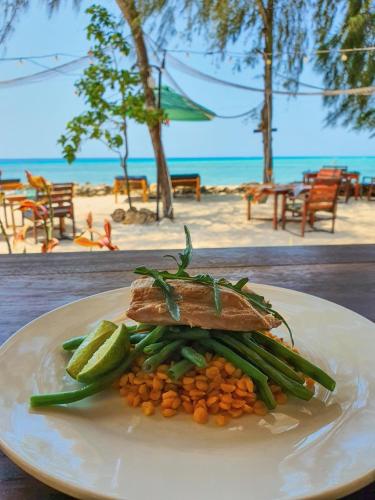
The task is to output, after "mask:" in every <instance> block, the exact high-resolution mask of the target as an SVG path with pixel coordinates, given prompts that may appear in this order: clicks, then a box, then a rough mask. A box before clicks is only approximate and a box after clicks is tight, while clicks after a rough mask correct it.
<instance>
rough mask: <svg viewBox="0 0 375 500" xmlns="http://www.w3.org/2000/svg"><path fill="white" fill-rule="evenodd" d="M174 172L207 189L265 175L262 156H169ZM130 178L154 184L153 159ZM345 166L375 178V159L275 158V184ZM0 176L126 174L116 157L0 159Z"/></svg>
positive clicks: (132, 163) (109, 177)
mask: <svg viewBox="0 0 375 500" xmlns="http://www.w3.org/2000/svg"><path fill="white" fill-rule="evenodd" d="M167 161H168V166H169V169H170V172H171V174H193V173H198V174H200V176H201V181H202V184H203V185H213V186H215V185H216V186H219V185H233V184H241V183H243V182H252V181H254V182H260V181H261V180H262V173H263V158H262V157H260V156H249V157H244V156H226V157H222V156H221V157H170V158H167ZM128 165H129V174H130V175H146V176H147V178H148V181H149V182H150V183H153V182H155V181H156V173H155V170H156V169H155V160H154V158H151V157H145V158H131V159H130V160H129V163H128ZM325 165H329V166H332V167H334V166H347V167H348V170H350V171H358V172H360V174H361V176H362V177H364V176H372V177H374V176H375V156H275V157H274V180H275V182H278V183H280V182H291V181H301V180H302V173H303V172H304V171H308V170H312V171H313V170H317V169H319V168H321V167H322V166H325ZM0 170H1V171H2V178H4V179H7V178H17V179H21V181H22V180H24V179H25V173H24V171H25V170H30V171H31V172H32V173H33V174H34V175H43V176H44V177H46V178H47V179H48V180H50V181H52V182H75V183H79V184H84V183H86V182H89V183H91V184H112V183H113V179H114V177H115V176H116V175H121V174H122V170H121V168H120V165H119V160H118V159H117V158H110V157H103V158H78V159H77V160H76V161H75V162H74V163H73V164H71V165H69V164H68V163H67V162H66V161H65V160H64V159H62V158H13V159H0Z"/></svg>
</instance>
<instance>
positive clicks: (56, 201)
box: [38, 182, 74, 206]
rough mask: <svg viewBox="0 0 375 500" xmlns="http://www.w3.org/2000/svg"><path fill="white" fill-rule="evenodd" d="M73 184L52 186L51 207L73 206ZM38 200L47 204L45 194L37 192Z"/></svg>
mask: <svg viewBox="0 0 375 500" xmlns="http://www.w3.org/2000/svg"><path fill="white" fill-rule="evenodd" d="M73 196H74V184H73V182H66V183H58V184H52V189H51V191H50V197H51V202H52V206H68V205H72V204H73ZM38 199H39V200H45V203H48V197H47V195H46V194H45V193H42V192H38Z"/></svg>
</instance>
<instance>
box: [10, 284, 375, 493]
mask: <svg viewBox="0 0 375 500" xmlns="http://www.w3.org/2000/svg"><path fill="white" fill-rule="evenodd" d="M251 285H252V286H254V287H255V288H256V287H257V286H260V287H265V288H269V289H274V290H278V291H287V292H289V293H291V294H292V295H293V294H299V295H304V296H307V297H312V298H314V299H317V300H319V301H324V302H327V303H329V304H333V305H334V306H335V307H336V308H339V309H343V310H346V311H348V312H350V313H351V314H353V315H355V316H357V317H359V318H361V320H365V321H366V322H367V323H368V324H369V326H374V325H375V323H374V322H373V321H372V320H370V319H369V318H366V317H365V316H362V315H361V314H359V313H357V312H356V311H353V310H352V309H349V308H347V307H345V306H342V305H340V304H337V303H336V302H333V301H330V300H327V299H324V298H322V297H319V296H317V295H313V294H310V293H306V292H302V291H299V290H294V289H292V288H287V287H280V286H274V285H268V284H263V283H251ZM129 288H130V286H125V287H118V288H113V289H110V290H106V291H104V292H99V293H94V294H92V295H88V296H86V297H82V298H79V299H76V300H73V301H70V302H68V303H66V304H62V305H60V306H58V307H55V308H53V309H51V310H50V311H47V312H45V313H43V314H41V315H39V316H37V317H36V318H34V319H32V320H31V321H29V322H28V323H26V324H25V325H23V326H22V327H21V328H19V329H18V330H17V331H16V332H14V333H13V334H12V335H11V336H10V337H9V338H8V339H7V340H6V341H5V342H3V344H1V345H0V355H1V354H2V353H3V351H4V350H5V349H7V348H8V347H9V346H10V345H11V344H12V343H13V342H14V339H15V338H16V337H17V336H18V335H21V334H22V333H23V331H24V330H26V329H27V328H28V327H29V326H31V325H33V324H34V323H35V322H37V321H39V320H40V319H41V318H44V317H45V316H48V315H49V314H53V313H54V312H56V311H59V310H61V309H64V308H68V307H69V306H71V305H73V304H76V303H78V302H84V301H86V300H90V299H91V298H93V297H98V296H100V295H107V294H108V295H109V294H112V293H116V292H119V291H120V290H129ZM0 449H1V451H2V452H3V453H4V454H5V455H6V456H7V457H8V458H9V459H10V460H11V461H12V462H13V463H15V464H16V465H17V466H19V467H20V468H21V469H22V470H23V471H24V472H26V473H28V474H30V475H31V476H32V477H34V478H36V479H37V480H40V481H41V482H43V483H44V484H46V485H47V486H50V487H52V488H55V489H57V490H58V491H61V492H63V493H66V494H68V495H74V496H76V497H77V498H90V499H99V500H100V499H104V500H119V499H121V500H127V497H123V496H121V497H119V496H117V495H115V496H114V495H105V496H103V495H102V494H100V496H98V494H97V493H96V492H95V491H94V490H92V489H89V488H87V487H83V486H79V485H77V484H75V483H74V482H72V481H70V480H62V479H59V478H58V477H56V476H55V475H54V474H49V473H46V472H44V471H42V470H41V469H39V468H37V467H35V466H34V465H32V464H30V463H29V462H28V461H27V460H24V459H23V457H22V456H21V455H19V454H18V453H16V452H14V451H13V450H12V448H11V447H9V446H8V445H7V444H6V443H5V440H4V439H3V438H2V435H1V433H0ZM373 481H375V466H374V467H373V468H369V469H368V471H367V472H366V473H364V474H363V475H361V476H360V477H357V478H355V479H353V480H351V481H349V482H347V483H344V484H341V485H338V486H333V487H332V488H330V489H326V490H324V491H322V492H320V493H317V494H312V495H311V494H310V495H306V496H303V497H290V498H299V499H304V500H310V499H311V500H312V499H315V500H325V499H331V498H332V499H335V498H341V497H342V496H346V495H349V494H351V493H353V492H355V491H357V490H358V489H361V488H364V487H365V486H368V485H369V484H370V483H371V482H373Z"/></svg>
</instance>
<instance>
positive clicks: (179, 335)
mask: <svg viewBox="0 0 375 500" xmlns="http://www.w3.org/2000/svg"><path fill="white" fill-rule="evenodd" d="M209 337H210V332H209V331H208V330H204V329H203V328H182V329H180V331H179V332H174V331H170V332H168V333H167V334H166V336H165V338H167V339H170V340H180V339H184V340H199V339H202V338H209Z"/></svg>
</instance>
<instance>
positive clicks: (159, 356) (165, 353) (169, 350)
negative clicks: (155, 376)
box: [142, 340, 184, 372]
mask: <svg viewBox="0 0 375 500" xmlns="http://www.w3.org/2000/svg"><path fill="white" fill-rule="evenodd" d="M183 343H184V341H183V340H173V341H172V342H168V344H167V345H166V346H164V347H163V348H162V349H161V350H160V351H159V352H158V353H156V354H154V355H153V356H150V357H149V358H146V359H145V361H144V363H143V365H142V368H143V370H144V371H145V372H153V371H155V370H156V368H157V367H158V366H159V365H161V364H162V363H163V362H164V361H165V360H166V359H168V358H169V356H170V355H171V354H173V353H174V351H176V350H177V349H178V348H179V347H181V346H182V344H183Z"/></svg>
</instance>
